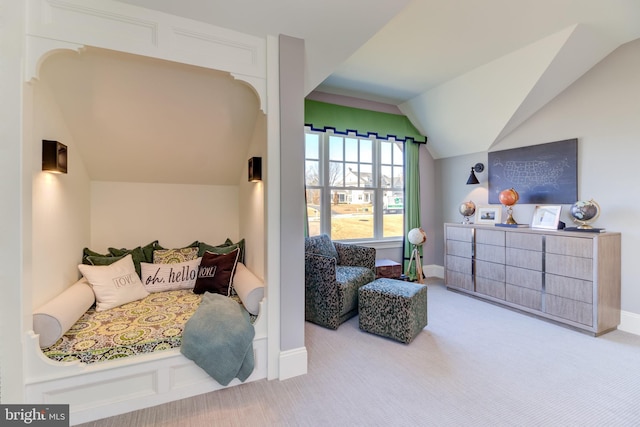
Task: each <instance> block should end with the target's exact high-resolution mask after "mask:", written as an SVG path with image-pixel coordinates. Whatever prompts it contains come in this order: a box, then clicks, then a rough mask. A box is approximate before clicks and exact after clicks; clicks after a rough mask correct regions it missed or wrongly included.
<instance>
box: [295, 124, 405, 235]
mask: <svg viewBox="0 0 640 427" xmlns="http://www.w3.org/2000/svg"><path fill="white" fill-rule="evenodd" d="M403 150H404V145H403V142H402V141H395V140H393V139H389V140H382V139H376V138H374V137H367V138H365V137H360V136H357V135H354V134H348V135H342V134H335V133H333V132H331V131H328V132H316V131H312V130H311V129H309V128H306V129H305V184H306V198H307V214H308V215H307V216H308V220H309V235H311V236H314V235H318V234H322V233H327V234H329V235H330V236H331V238H332V239H333V240H384V239H389V238H395V237H400V236H402V235H403V218H404V198H403V196H404V165H403V162H404V155H403Z"/></svg>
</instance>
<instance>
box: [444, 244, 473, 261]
mask: <svg viewBox="0 0 640 427" xmlns="http://www.w3.org/2000/svg"><path fill="white" fill-rule="evenodd" d="M447 254H449V255H455V256H459V257H463V258H471V256H472V250H471V243H470V242H461V241H459V240H447Z"/></svg>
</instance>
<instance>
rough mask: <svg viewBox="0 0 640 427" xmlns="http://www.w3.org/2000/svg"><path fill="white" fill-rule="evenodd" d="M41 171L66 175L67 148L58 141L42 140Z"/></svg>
mask: <svg viewBox="0 0 640 427" xmlns="http://www.w3.org/2000/svg"><path fill="white" fill-rule="evenodd" d="M42 170H43V171H46V172H54V173H67V146H66V145H64V144H62V143H60V142H58V141H48V140H46V139H43V140H42Z"/></svg>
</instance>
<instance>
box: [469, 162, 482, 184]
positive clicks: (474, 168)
mask: <svg viewBox="0 0 640 427" xmlns="http://www.w3.org/2000/svg"><path fill="white" fill-rule="evenodd" d="M483 170H484V165H483V164H482V163H476V164H475V165H473V166H472V167H471V174H470V175H469V179H467V185H470V184H480V181H478V178H477V177H476V174H475V172H478V173H480V172H482V171H483Z"/></svg>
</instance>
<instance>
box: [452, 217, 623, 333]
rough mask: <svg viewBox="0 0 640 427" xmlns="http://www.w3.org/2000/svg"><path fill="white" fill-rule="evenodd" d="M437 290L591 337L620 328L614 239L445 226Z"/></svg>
mask: <svg viewBox="0 0 640 427" xmlns="http://www.w3.org/2000/svg"><path fill="white" fill-rule="evenodd" d="M444 235H445V260H444V262H445V283H446V285H447V288H448V289H450V290H455V291H459V292H462V293H465V294H469V295H473V296H475V297H478V298H482V299H485V300H488V301H491V302H493V303H498V304H501V305H504V306H506V307H509V308H512V309H517V310H520V311H523V312H526V313H529V314H533V315H536V316H538V317H540V318H544V319H547V320H551V321H554V322H557V323H560V324H562V325H566V326H569V327H572V328H575V329H578V330H580V331H584V332H587V333H590V334H593V335H601V334H603V333H606V332H609V331H611V330H614V329H616V328H617V326H618V324H620V277H621V270H620V233H590V232H567V231H555V230H539V229H532V228H505V227H496V226H494V225H475V224H445V225H444Z"/></svg>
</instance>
